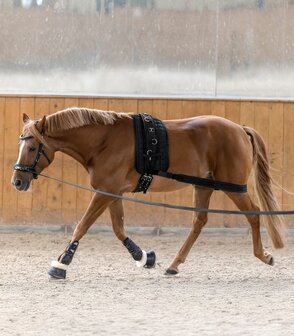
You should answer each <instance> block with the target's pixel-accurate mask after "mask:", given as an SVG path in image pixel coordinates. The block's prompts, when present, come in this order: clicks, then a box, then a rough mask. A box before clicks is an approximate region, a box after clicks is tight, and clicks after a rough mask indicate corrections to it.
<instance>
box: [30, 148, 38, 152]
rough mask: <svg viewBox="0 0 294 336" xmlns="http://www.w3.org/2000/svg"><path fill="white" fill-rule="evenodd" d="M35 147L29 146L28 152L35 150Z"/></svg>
mask: <svg viewBox="0 0 294 336" xmlns="http://www.w3.org/2000/svg"><path fill="white" fill-rule="evenodd" d="M36 149H37V148H35V147H29V152H35V151H36Z"/></svg>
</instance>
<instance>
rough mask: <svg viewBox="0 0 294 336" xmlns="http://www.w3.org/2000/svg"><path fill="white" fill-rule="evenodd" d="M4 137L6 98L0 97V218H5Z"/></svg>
mask: <svg viewBox="0 0 294 336" xmlns="http://www.w3.org/2000/svg"><path fill="white" fill-rule="evenodd" d="M4 136H5V98H4V97H0V216H1V218H2V217H3V214H2V211H3V195H4V164H5V163H4V146H5V142H4Z"/></svg>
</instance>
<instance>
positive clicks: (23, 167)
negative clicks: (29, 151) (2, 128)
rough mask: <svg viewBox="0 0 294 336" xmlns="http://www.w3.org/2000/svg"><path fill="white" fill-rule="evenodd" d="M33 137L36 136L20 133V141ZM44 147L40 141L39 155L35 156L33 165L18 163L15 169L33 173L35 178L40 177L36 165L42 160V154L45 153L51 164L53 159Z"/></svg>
mask: <svg viewBox="0 0 294 336" xmlns="http://www.w3.org/2000/svg"><path fill="white" fill-rule="evenodd" d="M33 138H34V136H32V135H27V136H23V135H20V137H19V140H20V141H26V140H29V139H33ZM43 147H44V144H42V143H40V144H39V147H38V152H37V156H36V158H35V161H34V163H33V164H32V165H31V166H27V165H24V164H21V163H16V164H15V165H14V167H13V169H14V170H19V171H23V172H26V173H31V174H32V175H33V177H34V179H37V178H38V173H37V171H36V166H37V164H38V162H39V161H40V158H41V155H42V154H43V155H44V156H45V158H46V159H47V161H48V163H49V164H50V163H51V161H50V159H49V157H48V155H47V154H46V153H45V151H44V149H43Z"/></svg>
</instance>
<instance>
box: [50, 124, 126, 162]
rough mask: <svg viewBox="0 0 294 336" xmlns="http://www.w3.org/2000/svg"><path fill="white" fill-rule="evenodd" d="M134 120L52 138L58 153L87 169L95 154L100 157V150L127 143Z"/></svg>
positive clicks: (70, 131)
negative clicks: (65, 155) (115, 144)
mask: <svg viewBox="0 0 294 336" xmlns="http://www.w3.org/2000/svg"><path fill="white" fill-rule="evenodd" d="M132 131H133V124H132V119H130V118H126V119H121V120H119V121H117V122H116V124H115V125H95V126H94V125H93V126H87V127H80V128H76V129H71V130H67V131H64V132H63V133H60V134H58V135H56V136H54V137H52V140H51V141H52V144H53V146H54V148H55V150H56V151H61V152H63V153H65V154H67V155H69V156H71V157H72V158H74V159H75V160H77V161H78V162H80V163H81V164H82V165H83V166H85V167H86V165H87V163H88V162H89V161H91V159H92V156H93V154H95V155H97V154H98V155H99V150H101V151H102V150H103V149H104V148H105V147H111V146H113V145H114V143H115V142H117V141H119V142H120V143H121V144H123V143H124V141H126V134H128V133H130V134H131V136H132V134H133V133H132Z"/></svg>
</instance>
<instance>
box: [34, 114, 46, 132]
mask: <svg viewBox="0 0 294 336" xmlns="http://www.w3.org/2000/svg"><path fill="white" fill-rule="evenodd" d="M45 125H46V116H44V117H43V118H42V119H41V120H40V121H39V122H38V123H37V124H36V128H37V130H38V131H39V132H40V133H43V132H44V131H45Z"/></svg>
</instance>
